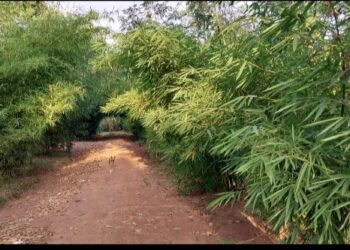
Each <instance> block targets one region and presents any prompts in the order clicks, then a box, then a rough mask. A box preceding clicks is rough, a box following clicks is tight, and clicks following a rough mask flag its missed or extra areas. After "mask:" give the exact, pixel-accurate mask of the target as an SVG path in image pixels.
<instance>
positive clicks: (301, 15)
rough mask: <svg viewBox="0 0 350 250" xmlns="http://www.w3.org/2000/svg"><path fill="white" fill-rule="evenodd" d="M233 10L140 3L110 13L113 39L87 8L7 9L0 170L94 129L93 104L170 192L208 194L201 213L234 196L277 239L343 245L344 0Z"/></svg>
mask: <svg viewBox="0 0 350 250" xmlns="http://www.w3.org/2000/svg"><path fill="white" fill-rule="evenodd" d="M152 4H153V5H152ZM232 6H234V4H232V3H228V2H223V3H222V2H216V3H214V2H201V3H200V2H191V3H188V4H187V6H186V10H185V12H184V13H180V12H176V9H171V8H168V7H166V6H165V5H164V4H163V5H162V4H157V3H154V2H151V3H149V2H146V3H144V4H143V8H141V7H139V9H137V8H135V9H129V10H127V11H125V12H124V13H123V15H122V16H121V18H120V20H121V22H122V23H123V22H124V23H123V24H124V26H123V27H124V29H123V30H124V32H122V33H119V34H117V36H115V42H114V44H113V45H108V44H106V43H104V42H103V41H102V40H103V39H102V38H101V35H99V34H104V33H103V32H102V33H101V31H100V30H99V29H96V28H94V27H92V20H93V19H94V18H96V16H95V15H94V14H93V13H90V14H88V15H76V14H75V15H73V14H72V15H62V14H59V13H58V12H57V11H55V10H51V9H45V10H42V13H40V14H38V13H37V11H36V12H35V13H36V14H35V15H34V16H31V15H33V14H31V12H30V11H29V10H28V8H27V10H26V11H23V10H22V9H21V11H20V14H21V15H20V14H18V13H16V14H13V13H12V12H10V11H7V12H6V13H9V14H8V16H6V22H5V21H1V23H0V40H1V43H0V44H1V47H0V50H1V53H0V81H1V82H0V83H1V92H0V95H1V99H0V105H1V106H0V108H1V110H0V111H1V112H0V121H1V123H0V130H1V134H0V136H1V138H0V154H1V155H0V160H1V162H0V167H2V168H8V167H11V166H12V165H14V164H15V163H18V162H20V163H21V161H23V160H24V159H26V158H27V157H30V156H31V155H32V154H33V153H35V152H37V151H35V152H33V150H36V149H35V147H33V145H37V146H38V147H39V146H42V145H45V147H47V146H48V145H49V146H50V145H51V144H50V143H53V142H54V143H57V142H59V143H61V142H64V141H68V142H70V140H71V139H72V138H74V137H76V136H79V135H82V134H84V135H89V134H92V133H94V132H95V131H96V128H97V125H96V122H94V121H93V120H94V119H95V120H98V119H100V117H102V116H103V115H102V114H101V113H100V112H99V109H98V107H100V106H101V111H102V112H103V113H104V114H112V115H118V117H119V118H118V119H121V120H123V121H124V123H125V124H126V123H127V124H128V126H126V127H128V128H129V129H130V130H132V131H133V132H134V134H135V135H136V136H137V137H138V138H141V139H144V140H145V141H146V143H147V145H148V147H149V150H150V152H151V153H152V154H153V155H156V156H160V157H161V159H162V160H164V161H165V162H166V165H167V166H170V167H172V169H174V170H175V173H176V174H177V179H178V181H179V185H180V187H181V188H182V189H183V190H185V191H187V192H213V191H214V192H220V193H219V196H218V198H217V199H215V200H214V201H213V202H212V203H211V204H210V207H212V208H215V207H217V206H219V205H222V204H227V203H228V202H232V201H235V200H237V199H243V200H245V204H246V208H247V209H248V210H249V211H251V212H253V213H255V214H257V215H260V216H262V217H264V218H267V219H268V220H269V222H270V224H271V227H272V229H273V230H274V231H276V232H280V231H281V230H283V231H285V232H286V235H287V237H286V239H285V240H286V241H287V242H295V241H296V240H298V241H302V242H306V243H309V242H311V243H314V242H315V243H344V242H347V241H348V237H349V230H350V195H349V193H350V192H349V191H350V171H349V166H350V163H349V157H350V152H349V149H350V144H349V143H350V140H349V139H350V137H349V135H350V129H349V122H350V120H349V118H350V117H349V115H350V113H349V105H350V104H349V97H348V94H349V90H350V86H349V77H350V74H349V72H350V65H349V61H350V50H349V48H350V30H349V27H350V26H349V9H350V5H349V4H348V3H346V2H331V1H330V2H259V3H258V2H254V3H251V4H250V5H249V6H248V7H247V10H246V11H245V12H244V13H243V12H235V11H234V8H233V7H232ZM5 7H6V8H10V9H11V10H16V8H17V7H14V6H10V7H9V5H7V4H3V5H2V6H1V8H2V10H1V11H3V10H5V11H6V10H7V9H6V8H5ZM32 10H38V9H37V8H34V9H32ZM144 10H146V13H147V11H148V14H146V15H145V17H142V18H140V13H141V12H142V11H144ZM137 11H139V12H140V13H137ZM230 11H231V12H230ZM135 12H136V13H135ZM22 13H24V14H22ZM142 13H143V14H144V13H145V12H142ZM235 13H240V14H239V15H235ZM159 16H161V17H163V18H165V19H166V20H163V22H159V21H157V20H158V19H159V18H157V17H159ZM184 16H185V17H188V19H186V20H190V21H189V22H187V23H181V21H180V22H178V20H179V19H180V20H181V17H184ZM2 18H3V17H2ZM4 20H5V18H4ZM183 20H185V19H183ZM48 24H49V25H48ZM63 31H64V32H63ZM58 34H60V35H58ZM101 39H102V40H101ZM73 69H74V70H73ZM113 83H115V84H116V86H115V87H113V89H115V90H116V91H115V92H114V93H112V94H110V95H109V98H108V101H107V103H105V102H106V100H107V99H106V97H107V93H110V90H111V88H112V87H111V86H112V84H113ZM101 86H103V87H102V88H101ZM101 89H102V92H101ZM106 89H107V90H106ZM82 90H84V91H82ZM97 91H100V92H101V93H100V94H99V95H96V92H97ZM84 96H85V97H84ZM86 96H87V97H86ZM83 97H84V98H90V100H94V101H93V102H92V101H84V100H86V99H84V98H83ZM90 117H92V118H90ZM77 124H81V125H82V127H81V128H80V127H79V128H76V125H77ZM84 124H85V125H84ZM84 126H85V127H84ZM88 126H92V127H93V128H92V129H90V131H89V132H86V133H84V132H82V131H83V130H84V129H85V130H86V129H87V128H86V127H88ZM88 130H89V129H88ZM65 138H68V139H65Z"/></svg>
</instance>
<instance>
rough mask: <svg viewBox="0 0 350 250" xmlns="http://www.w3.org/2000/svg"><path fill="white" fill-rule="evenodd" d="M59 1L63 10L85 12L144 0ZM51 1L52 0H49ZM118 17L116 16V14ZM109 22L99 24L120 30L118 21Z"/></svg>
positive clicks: (127, 6)
mask: <svg viewBox="0 0 350 250" xmlns="http://www.w3.org/2000/svg"><path fill="white" fill-rule="evenodd" d="M57 2H59V4H60V9H61V10H62V11H74V10H80V11H83V12H86V11H89V10H90V9H93V10H96V11H98V12H103V11H104V10H106V11H112V10H119V11H121V10H123V9H127V8H129V7H131V6H132V5H134V4H135V3H141V2H142V1H56V3H57ZM49 3H50V2H49ZM177 3H178V2H177V1H169V4H170V5H171V6H175V5H176V4H177ZM115 17H116V16H115ZM114 19H115V22H109V21H108V20H101V21H100V22H99V23H98V24H99V25H102V26H107V27H110V28H111V29H112V30H114V31H120V26H119V24H118V21H116V18H114Z"/></svg>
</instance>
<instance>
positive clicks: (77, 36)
mask: <svg viewBox="0 0 350 250" xmlns="http://www.w3.org/2000/svg"><path fill="white" fill-rule="evenodd" d="M0 11H1V14H0V18H1V19H0V44H1V46H0V84H1V85H0V89H1V91H0V168H1V170H14V169H15V167H16V166H21V165H23V164H24V163H25V162H26V161H27V160H30V159H31V158H32V157H33V155H35V154H38V153H42V152H48V151H51V150H52V149H53V148H55V147H64V148H67V149H69V147H70V141H71V140H72V139H73V138H76V137H82V136H88V135H91V134H93V133H95V130H96V128H97V125H98V122H97V120H98V119H100V117H98V116H101V114H100V112H99V107H100V105H102V104H103V103H104V101H105V98H106V94H107V93H108V91H109V90H108V87H109V86H110V85H111V84H112V83H110V84H109V82H108V81H109V80H107V78H106V77H107V75H108V74H106V73H103V72H101V71H94V70H93V69H92V67H91V66H90V60H91V58H93V56H94V53H96V52H94V50H93V45H94V43H97V44H98V42H99V41H101V40H103V34H104V33H103V30H101V29H99V28H96V27H94V26H93V24H92V22H93V20H96V19H97V18H98V16H97V13H94V12H90V13H88V14H86V15H78V14H67V15H63V14H61V13H60V12H59V11H58V10H56V9H55V8H48V6H47V5H46V4H44V3H43V2H39V3H37V4H32V3H30V2H23V3H18V2H2V3H1V4H0ZM96 83H105V84H104V85H103V86H104V88H103V89H101V88H100V87H99V86H98V85H97V84H96Z"/></svg>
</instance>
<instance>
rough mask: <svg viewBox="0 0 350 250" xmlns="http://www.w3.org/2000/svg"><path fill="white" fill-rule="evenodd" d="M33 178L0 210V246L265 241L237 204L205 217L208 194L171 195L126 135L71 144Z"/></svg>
mask: <svg viewBox="0 0 350 250" xmlns="http://www.w3.org/2000/svg"><path fill="white" fill-rule="evenodd" d="M111 158H115V160H114V161H111ZM39 178H40V181H39V183H37V184H35V185H34V186H33V187H32V188H31V189H30V190H28V191H26V192H25V193H24V194H23V195H22V196H21V197H20V198H19V199H15V200H11V201H9V202H7V203H6V204H5V205H4V207H2V208H1V209H0V243H11V244H16V243H17V244H20V243H48V244H52V243H120V244H131V243H135V244H138V243H142V244H147V243H161V244H164V243H166V244H169V243H170V244H171V243H173V244H174V243H185V244H186V243H202V244H211V243H236V244H237V243H249V244H254V243H258V244H259V243H260V244H264V243H272V241H271V240H270V239H269V237H267V236H266V235H265V234H264V233H262V232H261V231H260V230H259V229H258V228H257V227H254V226H253V224H254V222H253V223H251V222H250V221H249V218H247V217H246V216H244V214H243V213H242V204H236V205H235V206H234V207H232V208H230V207H226V208H220V209H218V210H216V211H214V212H209V211H207V210H206V209H205V207H206V205H207V202H208V201H209V200H210V197H208V196H181V195H179V192H178V190H177V189H176V187H175V186H174V185H173V184H172V181H171V179H172V178H171V176H169V174H167V173H166V171H164V169H163V167H162V166H160V165H159V164H157V163H155V162H153V161H151V160H149V157H148V155H147V152H146V150H145V148H144V147H143V146H142V145H139V144H136V143H134V142H132V141H131V140H129V139H127V138H119V139H116V138H110V139H108V140H106V139H103V140H98V139H95V140H93V141H83V142H75V143H74V146H73V149H72V152H71V154H70V155H69V156H64V157H59V158H57V160H56V162H55V166H54V168H53V170H52V171H48V172H46V173H41V174H40V176H39Z"/></svg>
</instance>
